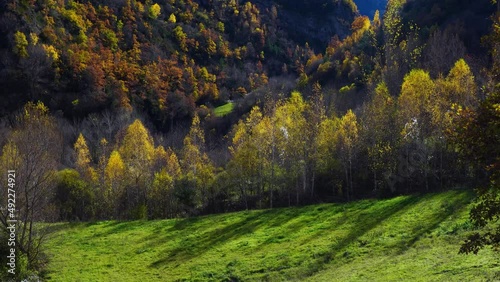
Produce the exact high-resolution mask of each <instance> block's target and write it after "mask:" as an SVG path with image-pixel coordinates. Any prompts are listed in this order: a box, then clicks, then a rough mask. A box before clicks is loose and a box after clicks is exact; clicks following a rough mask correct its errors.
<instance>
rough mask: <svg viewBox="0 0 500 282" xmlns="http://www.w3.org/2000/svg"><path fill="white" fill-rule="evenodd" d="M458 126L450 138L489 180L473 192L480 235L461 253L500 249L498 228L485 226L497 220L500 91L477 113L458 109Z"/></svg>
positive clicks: (499, 210) (499, 209)
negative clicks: (485, 247)
mask: <svg viewBox="0 0 500 282" xmlns="http://www.w3.org/2000/svg"><path fill="white" fill-rule="evenodd" d="M455 121H456V122H457V123H458V126H457V127H456V129H455V131H454V132H452V136H453V137H454V140H455V141H456V143H455V144H457V145H458V146H459V149H460V152H461V153H462V156H463V157H464V158H466V159H467V160H469V161H471V160H472V161H473V162H474V163H475V164H476V165H478V166H479V167H480V168H482V169H484V170H486V172H487V175H488V179H487V181H484V182H483V183H481V184H480V186H479V187H478V188H476V192H477V199H476V205H475V206H474V207H473V208H472V210H471V212H470V218H471V221H472V222H473V224H474V225H476V226H477V227H480V228H481V229H480V231H477V232H474V233H473V234H472V235H469V236H468V237H467V239H466V240H465V242H464V243H463V244H462V247H461V248H460V252H461V253H474V254H477V252H478V251H479V250H480V249H482V248H483V247H484V246H486V245H491V246H493V247H494V248H496V249H498V248H499V247H500V227H499V226H498V225H497V226H491V228H489V229H487V228H485V227H486V226H488V225H490V223H493V222H497V220H498V218H499V217H500V149H499V146H498V144H500V87H499V85H496V87H495V90H494V91H493V92H492V93H490V94H489V95H488V96H487V98H486V100H485V101H484V102H483V103H481V105H480V107H479V109H478V110H477V111H472V110H470V109H466V108H461V107H458V109H457V111H456V116H455Z"/></svg>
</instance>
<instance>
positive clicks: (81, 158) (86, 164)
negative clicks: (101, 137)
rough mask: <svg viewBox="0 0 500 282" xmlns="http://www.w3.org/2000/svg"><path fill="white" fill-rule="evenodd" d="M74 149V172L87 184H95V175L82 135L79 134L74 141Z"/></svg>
mask: <svg viewBox="0 0 500 282" xmlns="http://www.w3.org/2000/svg"><path fill="white" fill-rule="evenodd" d="M74 149H75V153H76V160H75V163H76V170H77V171H78V172H79V173H80V175H81V176H82V177H83V179H85V180H86V181H87V182H96V181H97V173H96V171H95V169H94V168H93V167H92V165H91V161H92V160H91V156H90V151H89V148H88V146H87V141H85V137H83V134H81V133H80V135H79V136H78V139H76V142H75V145H74Z"/></svg>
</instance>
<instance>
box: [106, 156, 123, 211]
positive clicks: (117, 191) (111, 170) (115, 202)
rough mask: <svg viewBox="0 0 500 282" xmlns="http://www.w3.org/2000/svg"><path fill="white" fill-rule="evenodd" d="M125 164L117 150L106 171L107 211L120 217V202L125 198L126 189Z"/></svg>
mask: <svg viewBox="0 0 500 282" xmlns="http://www.w3.org/2000/svg"><path fill="white" fill-rule="evenodd" d="M125 176H126V170H125V164H124V163H123V160H122V157H121V156H120V153H119V152H118V151H116V150H114V151H113V152H111V155H110V157H109V159H108V163H107V164H106V167H105V169H104V183H105V193H104V194H105V195H104V198H105V206H106V207H107V208H108V209H107V210H109V211H111V210H114V214H115V216H118V215H119V212H120V210H119V208H118V207H119V204H120V200H121V199H122V198H123V196H124V189H125Z"/></svg>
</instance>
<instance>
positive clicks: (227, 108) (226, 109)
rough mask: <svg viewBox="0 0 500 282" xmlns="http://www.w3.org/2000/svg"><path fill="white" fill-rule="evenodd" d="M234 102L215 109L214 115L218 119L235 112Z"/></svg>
mask: <svg viewBox="0 0 500 282" xmlns="http://www.w3.org/2000/svg"><path fill="white" fill-rule="evenodd" d="M233 108H234V104H233V102H229V103H226V104H224V105H222V106H219V107H217V108H215V109H214V114H215V115H216V116H218V117H223V116H225V115H227V114H229V113H231V112H232V111H233Z"/></svg>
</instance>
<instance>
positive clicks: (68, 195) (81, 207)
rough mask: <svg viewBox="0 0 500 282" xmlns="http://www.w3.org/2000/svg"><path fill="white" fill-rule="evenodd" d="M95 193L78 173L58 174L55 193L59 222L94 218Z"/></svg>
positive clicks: (65, 170) (72, 171)
mask: <svg viewBox="0 0 500 282" xmlns="http://www.w3.org/2000/svg"><path fill="white" fill-rule="evenodd" d="M94 197H95V194H94V191H93V190H92V189H91V187H90V185H89V184H88V183H87V182H85V181H84V180H82V178H81V177H80V174H79V173H78V171H76V170H73V169H64V170H62V171H59V172H58V173H57V186H56V191H55V200H56V205H57V207H58V209H59V220H63V221H67V220H75V219H77V220H84V221H85V220H89V219H91V218H93V217H94Z"/></svg>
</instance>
